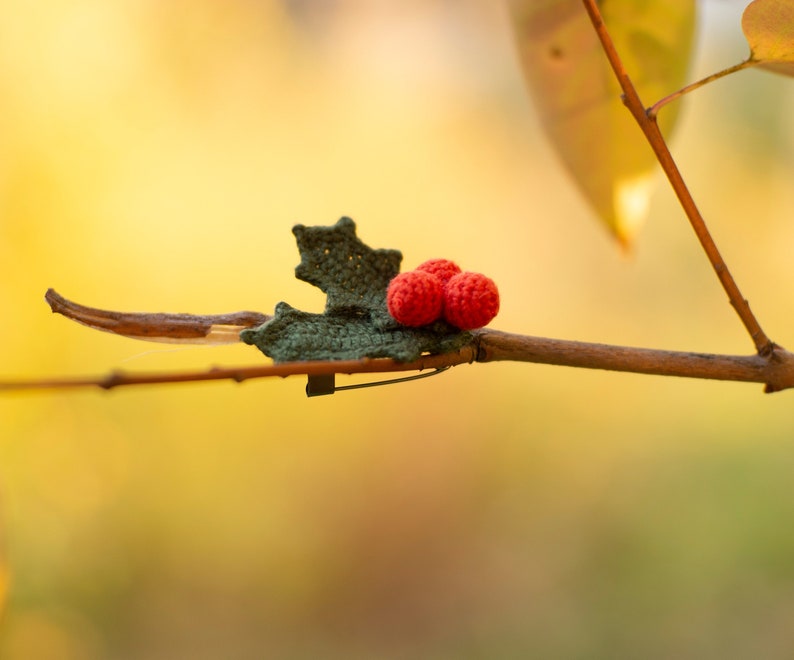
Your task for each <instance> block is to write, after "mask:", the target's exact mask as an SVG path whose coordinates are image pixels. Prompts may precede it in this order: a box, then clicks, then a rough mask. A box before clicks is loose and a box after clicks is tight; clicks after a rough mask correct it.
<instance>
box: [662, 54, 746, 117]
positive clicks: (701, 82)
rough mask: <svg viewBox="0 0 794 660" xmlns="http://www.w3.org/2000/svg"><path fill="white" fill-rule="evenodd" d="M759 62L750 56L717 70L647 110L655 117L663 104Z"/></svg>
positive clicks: (669, 95)
mask: <svg viewBox="0 0 794 660" xmlns="http://www.w3.org/2000/svg"><path fill="white" fill-rule="evenodd" d="M756 64H758V62H757V61H756V60H754V59H752V58H748V59H746V60H744V62H739V64H734V65H733V66H729V67H728V68H727V69H723V70H722V71H717V72H716V73H712V74H711V75H710V76H706V77H705V78H701V79H700V80H698V81H696V82H693V83H690V84H689V85H687V86H686V87H682V88H681V89H679V90H678V91H677V92H673V93H672V94H668V95H667V96H665V97H664V98H662V99H659V100H658V101H657V102H656V103H654V104H653V105H652V106H651V107H650V108H648V110H647V114H648V117H650V118H651V119H653V118H655V117H656V115H657V114H659V110H661V109H662V107H663V106H665V105H667V104H668V103H670V102H672V101H675V100H676V99H679V98H681V97H682V96H683V95H684V94H689V92H692V91H694V90H696V89H700V88H701V87H703V86H704V85H708V84H709V83H711V82H714V81H715V80H719V79H720V78H723V77H725V76H727V75H729V74H731V73H736V72H737V71H741V70H742V69H747V68H749V67H751V66H755V65H756Z"/></svg>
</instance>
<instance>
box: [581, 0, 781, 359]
mask: <svg viewBox="0 0 794 660" xmlns="http://www.w3.org/2000/svg"><path fill="white" fill-rule="evenodd" d="M583 2H584V6H585V9H586V10H587V13H588V15H589V16H590V21H591V22H592V24H593V28H594V29H595V31H596V34H597V35H598V38H599V40H600V41H601V45H602V47H603V50H604V53H605V54H606V56H607V59H608V60H609V64H610V66H611V67H612V70H613V71H614V73H615V77H616V78H617V80H618V83H619V84H620V87H621V89H622V90H623V100H624V103H625V104H626V107H627V108H628V109H629V111H630V112H631V114H632V116H633V117H634V119H635V120H636V122H637V124H638V125H639V127H640V129H642V132H643V134H644V135H645V137H646V139H647V140H648V143H649V144H650V146H651V148H652V149H653V152H654V154H656V158H657V160H658V161H659V164H660V165H661V166H662V169H663V170H664V172H665V174H666V175H667V178H668V180H669V181H670V185H671V186H672V187H673V190H674V191H675V194H676V196H677V197H678V200H679V202H680V203H681V207H682V208H683V209H684V212H685V213H686V216H687V218H689V222H690V224H691V225H692V229H694V231H695V234H696V235H697V237H698V240H699V241H700V244H701V245H702V246H703V250H704V251H705V252H706V255H707V257H708V259H709V262H710V263H711V265H712V267H713V268H714V272H715V273H716V274H717V277H718V279H719V281H720V283H721V284H722V288H723V289H724V290H725V293H727V294H728V300H730V303H731V305H733V308H734V309H735V310H736V313H737V314H738V315H739V318H740V319H741V321H742V323H743V324H744V327H745V328H746V329H747V332H748V333H749V334H750V337H752V339H753V343H754V344H755V348H756V351H757V352H758V354H759V355H762V356H768V355H771V354H772V353H773V351H774V350H775V348H776V347H775V344H774V343H773V342H772V341H771V340H770V339H769V337H767V335H766V333H765V332H764V331H763V330H762V329H761V325H760V324H759V323H758V320H757V319H756V318H755V315H754V314H753V313H752V311H751V310H750V305H749V303H748V302H747V300H746V299H745V297H744V296H743V295H742V293H741V291H740V290H739V287H738V285H737V284H736V281H735V280H734V279H733V276H732V275H731V273H730V271H729V270H728V266H727V265H726V263H725V260H724V259H723V258H722V255H721V254H720V252H719V250H718V249H717V245H716V243H715V242H714V239H713V238H712V237H711V233H710V232H709V230H708V228H707V227H706V223H705V221H704V219H703V216H702V215H701V214H700V211H699V210H698V208H697V205H696V204H695V200H694V199H693V197H692V194H691V193H690V192H689V189H688V188H687V186H686V184H685V183H684V179H683V177H682V176H681V172H680V171H679V170H678V166H677V165H676V164H675V161H674V160H673V156H672V154H671V153H670V150H669V148H668V147H667V143H666V142H665V139H664V136H663V135H662V132H661V130H659V125H658V124H657V122H656V118H655V117H651V116H649V114H648V112H647V111H646V109H645V105H644V104H643V103H642V100H641V99H640V97H639V94H638V93H637V89H636V88H635V87H634V84H633V83H632V82H631V79H630V78H629V75H628V73H627V72H626V68H625V67H624V65H623V62H622V60H621V59H620V56H619V55H618V52H617V49H616V48H615V44H614V43H613V42H612V38H611V37H610V35H609V32H608V31H607V28H606V25H605V24H604V19H603V17H602V16H601V12H600V11H599V9H598V5H597V4H596V0H583Z"/></svg>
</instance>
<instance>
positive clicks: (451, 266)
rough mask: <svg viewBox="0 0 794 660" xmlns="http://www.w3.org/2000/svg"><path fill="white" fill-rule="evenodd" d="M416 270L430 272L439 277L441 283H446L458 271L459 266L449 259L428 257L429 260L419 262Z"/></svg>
mask: <svg viewBox="0 0 794 660" xmlns="http://www.w3.org/2000/svg"><path fill="white" fill-rule="evenodd" d="M416 270H423V271H424V272H426V273H431V274H432V275H435V276H436V277H437V278H438V279H440V280H441V283H442V284H444V285H446V283H447V282H449V281H450V280H451V279H452V278H453V277H454V276H455V275H457V274H458V273H459V272H460V266H458V264H456V263H455V262H454V261H450V260H449V259H430V261H425V262H424V263H423V264H419V265H418V266H417V267H416Z"/></svg>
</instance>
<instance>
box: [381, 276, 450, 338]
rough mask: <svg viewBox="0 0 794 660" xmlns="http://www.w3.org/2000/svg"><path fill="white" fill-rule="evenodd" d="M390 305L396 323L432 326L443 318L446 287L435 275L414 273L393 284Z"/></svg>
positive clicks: (389, 298)
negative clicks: (431, 324)
mask: <svg viewBox="0 0 794 660" xmlns="http://www.w3.org/2000/svg"><path fill="white" fill-rule="evenodd" d="M386 305H387V306H388V308H389V314H391V315H392V316H393V317H394V320H395V321H397V322H398V323H402V324H403V325H407V326H410V327H412V328H418V327H419V326H423V325H428V324H429V323H433V321H437V320H438V319H439V318H441V308H442V307H443V305H444V286H443V285H442V284H441V280H440V279H438V278H437V277H436V276H435V275H433V274H431V273H426V272H424V271H421V270H411V271H407V272H405V273H400V274H399V275H397V276H396V277H394V278H393V279H392V281H391V282H389V288H388V289H387V290H386Z"/></svg>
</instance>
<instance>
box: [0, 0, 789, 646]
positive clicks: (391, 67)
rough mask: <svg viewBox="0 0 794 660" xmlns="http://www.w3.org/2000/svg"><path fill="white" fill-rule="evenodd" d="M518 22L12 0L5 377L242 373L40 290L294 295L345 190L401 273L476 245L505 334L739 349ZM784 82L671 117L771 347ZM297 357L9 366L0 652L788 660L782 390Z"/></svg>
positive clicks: (784, 137)
mask: <svg viewBox="0 0 794 660" xmlns="http://www.w3.org/2000/svg"><path fill="white" fill-rule="evenodd" d="M742 5H743V3H741V2H733V1H732V2H716V1H715V0H712V1H711V2H704V3H701V9H702V17H701V18H702V21H703V23H702V28H701V33H702V34H701V36H702V40H703V41H702V45H701V47H700V49H699V50H698V58H697V61H696V62H695V63H694V65H693V71H692V79H695V78H696V77H699V76H701V75H705V74H707V73H710V72H712V71H714V70H716V69H719V68H722V67H724V66H728V65H730V64H734V63H735V62H738V61H739V60H741V59H743V58H744V57H745V55H746V45H745V44H744V42H743V40H742V37H741V32H740V29H739V22H738V21H739V16H740V13H741V10H742ZM510 38H511V33H510V29H509V26H508V24H507V21H506V12H505V11H504V8H503V7H502V6H501V4H500V3H495V2H489V1H488V0H460V1H459V2H454V3H451V2H444V1H443V0H422V1H421V2H420V1H418V0H412V1H407V2H399V3H398V2H371V3H369V2H357V1H355V0H344V1H343V0H340V1H336V2H332V1H329V2H321V1H319V0H318V1H317V2H311V1H305V0H304V1H298V0H293V1H291V2H286V1H284V2H276V1H275V0H274V1H269V0H262V1H260V2H254V1H253V0H227V1H226V2H217V1H215V2H213V1H212V0H190V1H188V0H116V1H115V2H107V1H106V0H40V1H39V2H35V3H30V2H25V1H23V0H6V1H5V2H3V3H2V5H0V150H1V151H0V264H1V266H0V267H1V268H2V273H3V275H4V276H3V277H2V278H0V314H2V319H3V323H2V324H0V346H1V347H2V348H0V378H17V377H24V378H33V377H37V376H52V375H81V374H103V373H107V372H108V371H110V370H112V369H115V368H121V369H125V370H139V371H151V370H160V371H166V370H176V369H202V368H209V367H211V366H212V365H216V364H220V365H238V364H260V363H261V362H262V359H263V358H262V357H261V356H260V354H259V353H258V352H257V351H256V350H255V349H253V348H251V347H249V346H243V345H239V346H229V347H221V348H189V349H184V348H182V349H174V348H173V347H171V346H162V345H157V344H146V343H140V342H135V341H132V340H126V339H123V338H119V337H115V336H112V335H107V334H103V333H97V332H94V331H91V330H88V329H86V328H84V327H81V326H79V325H76V324H74V323H71V322H69V321H67V320H66V319H64V318H62V317H58V316H53V315H51V314H50V312H49V309H48V307H47V306H46V304H45V303H44V300H43V295H44V292H45V290H46V289H47V288H48V287H51V286H52V287H55V288H56V289H57V290H58V291H59V292H61V293H62V294H64V295H65V296H67V297H70V298H72V299H74V300H77V301H79V302H82V303H84V304H88V305H93V306H98V307H104V308H109V309H120V310H129V311H132V310H145V311H185V312H195V313H220V312H228V311H236V310H240V309H254V310H257V311H262V312H271V311H272V309H273V306H274V305H275V304H276V303H277V302H278V301H280V300H285V301H287V302H289V303H290V304H292V305H294V306H296V307H299V308H301V309H305V310H308V311H319V310H320V309H321V308H322V305H323V296H322V294H321V293H320V292H319V291H318V290H316V289H314V288H313V287H311V286H309V285H307V284H305V283H303V282H300V281H298V280H296V279H295V278H294V276H293V269H294V267H295V265H296V264H297V263H298V260H299V258H298V253H297V249H296V247H295V242H294V237H293V236H292V234H291V232H290V228H291V227H292V225H293V224H295V223H297V222H300V223H304V224H309V225H316V224H332V223H334V222H335V221H336V220H337V219H338V218H339V216H341V215H345V214H347V215H350V216H351V217H353V218H354V219H355V220H356V222H357V224H358V234H359V236H360V237H361V238H362V240H363V241H364V242H366V243H367V244H369V245H370V246H372V247H374V248H380V247H384V248H397V249H400V250H401V251H402V252H403V255H404V260H403V266H404V267H405V268H412V267H413V266H415V265H417V264H418V263H420V262H421V261H424V260H426V259H429V258H432V257H446V258H450V259H454V260H456V261H457V262H459V263H460V264H462V265H463V266H464V267H465V268H468V269H472V270H477V271H480V272H484V273H486V274H488V275H489V276H490V277H492V278H493V279H494V280H496V282H497V283H498V284H499V287H500V291H501V294H502V312H501V314H500V316H499V317H498V318H497V319H496V321H495V322H494V324H493V325H494V327H497V328H499V329H504V330H508V331H514V332H522V333H526V334H536V335H544V336H552V337H560V338H567V339H578V340H586V341H602V342H609V343H616V344H627V345H638V346H649V347H657V348H671V349H682V350H695V351H710V352H730V353H750V352H752V344H751V342H750V340H749V338H747V337H746V336H745V335H744V332H743V329H742V327H741V325H740V323H739V321H738V319H737V318H736V317H735V315H734V313H733V311H732V310H731V308H730V306H729V305H728V303H727V301H726V300H725V296H724V294H723V293H722V291H721V289H720V288H719V286H718V284H717V281H716V278H715V277H714V275H713V273H712V272H711V270H710V267H709V265H708V264H707V262H706V260H705V257H704V256H703V255H702V254H701V252H700V250H699V247H698V246H697V244H696V240H695V238H694V235H693V234H692V232H691V230H690V229H689V227H688V225H687V223H686V220H685V218H684V217H683V215H682V213H681V211H680V210H679V209H678V208H677V206H676V203H675V201H674V199H673V197H672V195H671V194H670V192H669V190H668V189H667V188H666V187H665V186H664V185H660V187H659V189H658V192H657V194H656V195H655V197H654V200H653V203H652V209H653V210H652V214H651V217H650V218H649V220H648V224H647V227H646V228H645V230H644V231H643V232H642V234H641V236H640V239H639V241H638V244H637V246H636V249H635V251H634V253H633V254H632V255H630V256H625V255H622V254H621V253H620V252H619V250H618V249H617V248H616V246H615V245H614V244H612V243H611V241H610V239H609V237H608V236H607V232H606V231H605V230H603V229H602V228H601V227H600V226H599V225H598V223H597V222H596V220H595V218H593V217H592V215H591V213H590V211H589V210H588V209H587V208H586V207H585V206H584V204H583V203H582V201H581V200H580V199H579V197H578V193H577V192H576V191H575V189H574V187H573V186H572V184H571V183H570V182H569V181H568V180H567V179H566V175H565V173H564V172H563V171H562V170H561V168H560V166H559V164H558V162H557V160H556V157H555V155H554V154H553V152H552V151H551V149H550V147H549V145H548V144H547V143H546V141H545V138H544V137H543V135H542V134H541V131H540V128H539V124H538V121H537V119H536V117H535V115H534V113H533V110H532V106H531V103H530V101H529V99H528V98H527V94H526V92H525V90H524V88H523V85H522V79H521V74H520V72H519V70H518V65H517V61H516V58H515V54H514V50H513V45H512V43H511V41H510ZM793 90H794V88H793V87H792V82H791V81H790V80H787V79H784V78H779V77H775V76H773V75H771V74H765V73H760V72H745V73H742V74H740V75H738V76H735V77H732V78H729V79H727V80H725V81H722V82H720V83H718V84H715V85H713V86H712V87H711V88H706V89H703V90H701V91H699V92H698V93H697V94H696V95H694V96H693V97H692V98H691V99H689V100H688V103H687V105H686V107H685V110H684V112H683V115H682V122H681V125H680V127H679V130H678V133H677V136H676V139H675V142H674V152H675V155H676V156H677V158H678V159H679V164H680V166H681V168H682V170H683V172H684V174H685V176H686V177H687V180H688V181H689V183H690V185H691V188H692V190H693V192H694V194H695V196H696V198H697V199H698V200H699V204H700V206H701V208H702V210H703V211H704V213H705V215H706V218H707V220H708V221H709V222H710V225H711V228H712V231H713V233H714V234H715V237H716V239H717V241H718V244H719V245H720V247H721V248H722V250H723V252H724V256H725V257H726V259H727V261H728V263H729V264H730V265H731V267H732V269H733V272H734V275H735V277H736V278H737V280H738V281H739V284H740V286H742V288H743V292H744V293H745V295H747V296H748V298H749V299H750V302H751V304H752V306H753V309H754V311H755V312H756V313H757V314H758V316H759V318H760V320H761V323H762V324H763V325H764V326H765V329H766V330H767V332H768V333H769V334H770V335H771V336H772V338H773V339H775V340H776V341H778V342H779V343H781V344H782V345H785V346H789V345H791V344H794V310H793V309H792V308H793V306H792V304H791V303H790V298H791V291H794V260H793V259H792V248H793V247H794V223H792V216H794V185H792V181H794V176H793V175H794V156H792V154H794V125H793V124H792V120H791V117H792V116H794V91H793ZM649 101H650V100H649ZM638 136H639V133H638ZM339 380H340V381H342V382H340V384H344V382H345V381H346V379H344V378H340V379H339ZM304 385H305V381H304V380H303V379H302V378H290V379H287V380H265V381H252V382H248V383H245V384H243V385H236V384H233V383H215V384H194V385H173V386H160V387H145V388H129V389H119V390H116V391H112V392H102V391H93V390H91V391H89V390H86V391H80V392H48V393H39V394H25V395H3V396H2V398H0V512H1V514H0V517H1V518H2V538H3V543H2V552H3V556H4V559H5V569H4V570H3V571H2V572H0V590H6V589H8V595H7V602H6V607H5V612H4V614H3V620H2V627H1V628H0V657H2V658H4V659H8V660H21V659H24V660H28V659H39V658H43V659H50V658H52V659H57V660H61V659H64V660H72V659H74V660H77V659H79V660H88V659H92V660H93V659H105V658H114V659H116V658H119V659H130V660H132V659H146V660H151V659H158V658H162V659H166V658H168V659H171V658H192V659H203V658H207V659H209V658H346V659H347V658H354V659H355V658H362V659H363V658H574V657H575V658H640V657H641V658H669V657H676V658H705V657H719V658H737V659H738V658H747V657H764V658H767V659H768V658H790V657H791V656H792V654H794V638H792V633H791V630H792V629H793V628H792V627H793V626H794V524H792V523H794V480H792V472H793V471H794V442H793V441H794V412H792V411H794V403H793V401H794V400H793V399H792V396H794V394H792V393H790V392H784V393H780V394H776V395H772V396H765V395H763V394H762V391H761V387H760V386H754V385H742V384H735V383H714V382H698V381H686V380H678V379H665V378H654V377H647V376H635V375H627V374H611V373H602V372H590V371H582V370H572V369H566V368H561V367H557V368H555V367H548V366H539V365H528V364H490V365H474V366H470V367H469V366H464V367H458V368H456V369H454V370H452V371H450V372H448V373H446V374H444V375H442V376H439V377H437V378H431V379H427V380H422V381H419V382H416V383H411V384H405V385H396V386H391V387H383V388H375V389H369V390H361V391H356V392H345V393H339V394H336V395H334V396H332V397H324V398H316V399H307V398H306V397H305V396H304V392H303V388H304Z"/></svg>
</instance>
